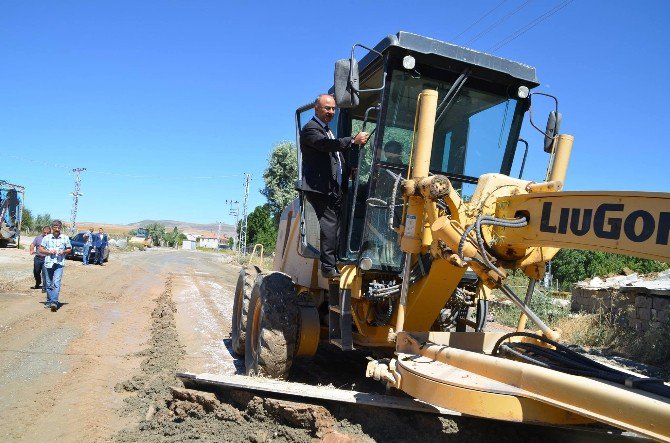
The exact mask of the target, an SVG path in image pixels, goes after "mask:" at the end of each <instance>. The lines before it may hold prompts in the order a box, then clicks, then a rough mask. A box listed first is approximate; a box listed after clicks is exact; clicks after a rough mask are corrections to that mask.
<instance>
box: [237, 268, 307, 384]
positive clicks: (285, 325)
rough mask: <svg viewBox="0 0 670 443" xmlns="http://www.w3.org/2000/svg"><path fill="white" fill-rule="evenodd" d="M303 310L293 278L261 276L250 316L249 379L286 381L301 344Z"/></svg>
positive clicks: (246, 359) (273, 275)
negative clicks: (300, 312) (260, 378)
mask: <svg viewBox="0 0 670 443" xmlns="http://www.w3.org/2000/svg"><path fill="white" fill-rule="evenodd" d="M298 321H299V308H298V303H297V298H296V293H295V286H294V285H293V282H292V281H291V278H290V277H289V276H288V275H286V274H282V273H280V272H272V273H270V274H259V275H258V277H257V278H256V282H255V284H254V288H253V290H252V291H251V300H250V303H249V315H248V316H247V329H246V330H247V336H246V343H245V344H246V350H245V354H244V360H245V366H246V373H247V375H259V376H265V377H271V378H277V379H286V378H287V377H288V374H289V370H290V369H291V364H292V363H293V357H294V355H295V351H296V345H297V341H298Z"/></svg>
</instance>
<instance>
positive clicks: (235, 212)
mask: <svg viewBox="0 0 670 443" xmlns="http://www.w3.org/2000/svg"><path fill="white" fill-rule="evenodd" d="M225 204H227V205H230V210H229V211H228V215H233V216H235V236H234V237H233V251H237V248H238V246H239V244H240V241H239V238H238V235H239V234H238V232H237V225H238V224H239V221H240V202H239V201H237V200H226V202H225ZM233 205H235V207H234V208H233Z"/></svg>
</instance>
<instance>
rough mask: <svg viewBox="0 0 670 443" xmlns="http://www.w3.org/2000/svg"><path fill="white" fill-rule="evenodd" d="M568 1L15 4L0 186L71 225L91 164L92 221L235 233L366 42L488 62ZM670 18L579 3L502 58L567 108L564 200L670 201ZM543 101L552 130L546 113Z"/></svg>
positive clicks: (652, 11)
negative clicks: (569, 193)
mask: <svg viewBox="0 0 670 443" xmlns="http://www.w3.org/2000/svg"><path fill="white" fill-rule="evenodd" d="M564 3H565V0H546V1H545V0H530V1H527V0H506V1H501V0H491V1H488V0H487V1H478V2H472V1H461V0H452V1H448V2H447V1H444V0H442V1H419V2H414V3H411V4H410V3H408V2H398V1H384V2H372V1H340V2H331V3H328V4H322V3H319V2H303V1H298V2H267V3H264V2H222V1H218V2H217V1H188V2H184V1H164V2H152V1H143V2H131V1H115V2H102V1H86V2H84V1H62V2H36V1H25V2H12V1H6V2H3V3H2V4H1V5H0V42H1V44H0V61H1V65H0V66H1V69H0V153H1V155H0V158H1V160H0V179H4V180H7V181H10V182H13V183H17V184H21V185H24V186H26V188H27V190H26V205H27V207H29V208H30V209H31V210H32V211H33V213H45V212H48V213H50V214H51V215H52V216H54V217H62V218H64V219H69V214H70V209H71V204H72V197H71V196H70V195H69V193H70V192H72V190H73V188H74V177H73V175H72V174H71V173H70V172H69V170H71V169H72V168H74V167H86V168H88V170H87V171H86V172H84V173H83V175H82V192H83V193H84V196H83V197H81V199H80V202H79V217H78V219H79V220H85V221H94V222H100V223H131V222H135V221H138V220H142V219H147V218H153V219H175V220H183V221H189V222H199V223H210V222H215V221H219V220H221V221H224V222H228V223H231V222H232V217H231V216H230V215H228V207H227V206H225V204H224V200H226V199H237V200H241V199H242V196H243V175H242V174H243V173H245V172H248V173H251V174H252V177H253V180H252V188H251V195H250V206H251V207H252V208H253V207H254V206H256V205H259V204H262V203H264V202H265V200H264V197H263V196H261V195H260V194H259V192H258V190H259V189H260V188H261V187H262V185H263V183H262V173H263V170H264V169H265V167H266V165H267V157H268V154H269V153H270V151H271V150H272V147H273V145H274V144H276V143H277V142H279V141H281V140H286V139H289V140H294V138H295V128H294V123H293V113H294V111H295V109H296V108H297V107H298V106H300V105H302V104H305V103H306V102H308V101H310V100H311V99H312V98H313V97H314V96H315V95H316V94H317V93H319V92H321V91H325V90H327V88H328V87H329V85H330V83H331V81H332V70H333V65H334V61H335V60H336V59H338V58H345V57H347V56H348V54H349V51H350V48H351V45H352V44H353V43H356V42H360V43H363V44H365V45H368V46H372V45H375V44H376V43H377V42H378V41H379V40H381V39H382V38H383V37H384V36H385V35H388V34H392V33H395V32H397V31H399V30H404V31H410V32H415V33H418V34H422V35H425V36H429V37H433V38H437V39H440V40H445V41H450V42H454V43H457V44H462V45H465V46H469V47H472V48H474V49H477V50H481V51H486V52H491V50H492V48H496V46H497V45H498V43H500V42H504V41H505V39H506V38H507V37H508V36H510V35H514V33H515V31H517V30H519V29H522V28H524V26H526V25H528V24H532V23H534V20H535V19H536V18H538V17H541V16H542V15H543V14H545V13H546V12H548V11H550V10H552V9H553V8H554V7H556V6H560V5H562V4H564ZM496 6H497V9H495V10H493V12H491V13H490V14H489V15H488V16H486V17H483V16H484V14H486V13H487V12H489V11H491V10H492V9H493V8H495V7H496ZM515 11H517V12H516V13H515ZM482 17H483V18H482ZM505 17H508V18H507V19H505ZM480 19H481V20H480ZM478 20H479V21H478ZM668 22H670V2H665V1H639V2H630V1H593V0H575V1H571V2H569V3H567V4H566V5H565V6H564V7H563V8H562V9H560V10H559V11H558V12H556V13H555V14H553V15H551V16H549V17H548V18H546V20H544V21H541V22H539V23H538V24H537V25H536V26H535V27H533V28H532V29H529V30H528V31H527V32H525V33H523V34H522V35H520V36H519V37H518V38H516V39H514V40H512V41H510V42H509V43H508V44H506V45H504V46H502V47H501V48H499V49H497V50H495V51H494V53H495V54H496V55H499V56H502V57H506V58H510V59H512V60H516V61H522V62H524V63H527V64H530V65H532V66H535V67H536V68H537V72H538V77H539V78H540V81H541V82H542V86H541V87H540V88H539V89H537V90H538V91H544V92H548V93H551V94H554V95H557V96H558V97H559V99H560V110H561V112H562V113H563V126H562V131H561V132H564V133H569V134H572V135H574V136H575V138H576V140H575V145H574V150H573V156H572V159H571V162H570V170H569V172H568V176H567V179H566V189H568V190H580V189H584V190H594V189H610V190H640V191H662V192H667V191H668V190H669V188H670V186H669V184H670V178H669V174H668V172H667V166H668V160H667V158H668V154H667V151H668V148H669V146H668V145H669V142H668V141H667V140H668V137H667V133H666V130H667V128H670V124H669V123H670V117H669V115H670V114H669V113H668V112H667V110H666V109H665V105H664V103H665V102H666V101H667V100H668V97H670V82H668V81H666V79H665V75H666V74H667V72H668V71H669V70H670V49H669V48H668V44H670V38H669V37H670V30H669V29H670V27H668V26H667V23H668ZM471 25H473V26H471ZM464 31H465V32H464ZM534 103H535V102H534ZM536 106H537V108H535V106H534V109H536V113H537V114H536V115H537V117H536V118H537V119H538V121H539V123H540V125H541V126H544V123H545V121H546V113H547V112H548V110H549V109H550V103H549V102H544V103H542V102H540V101H537V105H536ZM523 136H524V137H525V138H527V139H528V140H529V141H530V142H531V150H530V153H529V157H528V163H527V165H526V173H525V174H524V176H525V178H528V179H535V180H541V179H542V178H543V177H544V172H545V167H546V161H547V156H546V154H544V153H543V151H542V149H541V147H540V146H541V137H540V136H539V134H537V132H535V131H533V130H532V129H530V126H529V125H527V127H526V129H525V130H524V132H523Z"/></svg>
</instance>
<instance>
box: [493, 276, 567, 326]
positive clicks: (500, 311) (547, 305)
mask: <svg viewBox="0 0 670 443" xmlns="http://www.w3.org/2000/svg"><path fill="white" fill-rule="evenodd" d="M528 281H529V280H528V278H527V277H526V276H524V275H512V276H510V278H509V279H508V284H509V286H510V287H512V289H513V290H514V292H515V293H516V295H517V297H519V298H520V299H521V300H523V299H524V298H525V296H526V289H527V288H528ZM493 296H494V300H492V301H491V304H490V310H491V313H492V314H493V316H494V318H495V321H497V322H498V323H500V324H503V325H505V326H509V327H513V328H514V327H516V325H517V324H518V322H519V316H520V315H521V310H520V309H519V308H517V306H516V305H515V304H514V303H512V302H511V301H510V300H509V299H508V298H507V297H506V296H505V295H504V294H503V293H502V292H500V291H498V290H496V291H493ZM530 308H531V309H532V310H533V312H534V313H535V314H537V316H538V317H540V320H542V321H543V322H545V323H546V324H548V325H550V326H551V325H553V324H554V323H556V322H558V321H559V320H561V319H563V318H566V317H568V316H569V315H570V307H569V306H566V305H564V304H562V303H561V302H560V301H559V300H557V299H554V298H553V297H552V296H551V292H550V291H548V290H546V289H544V288H542V287H541V286H540V285H538V284H536V285H535V290H534V291H533V297H532V298H531V302H530ZM526 328H530V329H537V325H535V324H534V323H533V322H532V321H531V320H530V319H528V323H527V324H526Z"/></svg>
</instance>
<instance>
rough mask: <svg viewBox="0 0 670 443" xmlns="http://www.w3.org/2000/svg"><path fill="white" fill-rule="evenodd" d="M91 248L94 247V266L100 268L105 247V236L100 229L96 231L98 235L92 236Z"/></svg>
mask: <svg viewBox="0 0 670 443" xmlns="http://www.w3.org/2000/svg"><path fill="white" fill-rule="evenodd" d="M93 246H95V264H96V265H100V266H102V263H103V262H104V261H105V260H104V258H105V248H106V247H107V234H105V233H104V232H103V231H102V228H99V229H98V235H94V236H93Z"/></svg>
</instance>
